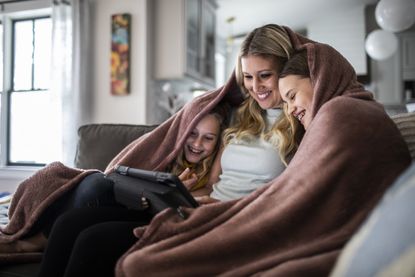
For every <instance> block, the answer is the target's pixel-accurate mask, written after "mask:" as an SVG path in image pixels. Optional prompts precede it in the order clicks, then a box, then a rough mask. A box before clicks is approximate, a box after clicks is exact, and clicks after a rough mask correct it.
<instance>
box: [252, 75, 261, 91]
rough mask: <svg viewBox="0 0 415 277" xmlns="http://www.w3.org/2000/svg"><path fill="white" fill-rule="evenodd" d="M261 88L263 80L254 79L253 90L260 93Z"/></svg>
mask: <svg viewBox="0 0 415 277" xmlns="http://www.w3.org/2000/svg"><path fill="white" fill-rule="evenodd" d="M260 87H261V80H259V79H258V78H255V77H254V78H253V80H252V89H253V91H255V92H256V91H259V88H260Z"/></svg>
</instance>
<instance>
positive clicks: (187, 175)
mask: <svg viewBox="0 0 415 277" xmlns="http://www.w3.org/2000/svg"><path fill="white" fill-rule="evenodd" d="M179 179H180V181H182V183H183V185H184V186H185V187H186V188H187V189H188V190H190V189H191V188H192V187H193V186H194V185H196V183H197V181H198V180H197V176H196V174H195V173H193V172H191V171H190V168H186V169H185V170H184V171H183V172H182V173H181V174H180V175H179Z"/></svg>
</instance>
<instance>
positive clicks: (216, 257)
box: [116, 28, 410, 277]
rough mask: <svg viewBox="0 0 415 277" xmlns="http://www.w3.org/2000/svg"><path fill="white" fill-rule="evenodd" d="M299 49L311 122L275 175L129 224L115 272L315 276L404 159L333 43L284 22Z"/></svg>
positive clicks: (390, 127) (326, 268) (379, 110)
mask: <svg viewBox="0 0 415 277" xmlns="http://www.w3.org/2000/svg"><path fill="white" fill-rule="evenodd" d="M287 31H288V32H289V34H290V38H291V41H292V42H293V44H294V46H295V48H296V49H302V48H306V49H307V52H308V62H309V66H310V71H311V81H312V85H313V87H314V92H315V94H314V97H313V115H314V117H313V120H312V122H311V124H310V126H309V128H308V130H307V131H306V133H305V136H304V138H303V140H302V142H301V145H300V147H299V149H298V152H297V153H296V155H295V156H294V158H293V160H292V161H291V163H290V164H289V166H288V167H287V169H286V170H285V171H284V172H283V173H282V174H281V175H280V176H279V177H277V178H276V179H275V180H273V181H271V182H270V184H269V185H268V186H266V187H264V188H261V189H259V190H257V191H255V192H254V193H252V194H250V195H249V196H247V197H244V198H242V199H240V200H235V201H231V202H222V203H215V204H211V205H206V206H202V207H199V208H197V209H186V211H187V212H188V213H189V217H188V218H187V219H186V220H182V219H181V218H180V217H178V216H177V215H176V213H174V212H173V211H171V210H166V211H164V212H162V213H160V214H159V215H158V216H156V217H155V218H154V220H153V221H152V222H151V224H150V225H149V226H147V227H142V228H137V229H136V230H135V233H136V236H137V237H139V240H138V242H137V244H136V245H134V246H133V247H132V248H131V249H130V250H129V251H128V252H127V253H126V254H125V255H124V256H123V257H122V258H121V259H120V260H119V261H118V264H117V269H116V272H117V276H119V277H120V276H165V275H169V276H216V275H221V276H248V275H261V276H262V275H263V276H325V275H328V273H329V272H330V270H331V267H332V266H333V263H334V262H335V260H336V258H337V256H338V254H339V252H340V251H341V250H342V248H343V246H344V244H345V243H346V242H347V240H348V239H349V238H350V237H351V235H352V234H353V232H354V231H355V230H356V229H357V227H358V226H359V225H360V224H361V222H362V221H363V220H364V218H365V217H366V216H367V214H368V212H369V211H370V210H371V209H372V208H373V207H374V205H375V204H376V203H377V201H378V200H379V198H380V197H381V195H382V194H383V192H384V191H385V190H386V188H387V187H388V186H389V185H390V184H391V183H392V182H393V181H394V180H395V178H396V177H397V176H398V175H399V174H400V173H401V172H402V171H403V170H404V169H405V168H406V167H407V166H408V165H409V163H410V156H409V152H408V149H407V146H406V144H405V142H404V141H403V139H402V137H401V135H400V133H399V131H398V129H397V128H396V126H395V125H394V123H393V122H392V120H391V119H390V118H389V117H388V115H387V114H386V113H385V111H384V109H383V107H382V106H381V105H380V104H378V103H376V102H375V101H374V100H373V98H372V95H371V93H369V92H366V91H364V90H363V87H362V86H361V85H360V84H359V83H357V81H356V74H355V72H354V70H353V68H352V67H351V65H350V64H349V63H348V62H347V61H346V60H345V59H344V58H343V57H342V56H341V55H340V54H339V53H338V52H337V51H335V50H334V49H333V48H331V47H329V46H326V45H323V44H318V43H314V42H311V41H309V40H307V39H305V38H302V37H301V36H299V35H297V34H295V33H293V32H292V31H290V30H289V29H288V28H287Z"/></svg>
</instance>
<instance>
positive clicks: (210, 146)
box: [204, 141, 216, 156]
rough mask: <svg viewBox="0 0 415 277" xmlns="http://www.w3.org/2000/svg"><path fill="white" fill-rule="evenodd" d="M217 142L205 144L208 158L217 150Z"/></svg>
mask: <svg viewBox="0 0 415 277" xmlns="http://www.w3.org/2000/svg"><path fill="white" fill-rule="evenodd" d="M215 146H216V141H210V142H207V143H205V144H204V147H205V153H206V156H209V155H210V154H212V152H213V150H215Z"/></svg>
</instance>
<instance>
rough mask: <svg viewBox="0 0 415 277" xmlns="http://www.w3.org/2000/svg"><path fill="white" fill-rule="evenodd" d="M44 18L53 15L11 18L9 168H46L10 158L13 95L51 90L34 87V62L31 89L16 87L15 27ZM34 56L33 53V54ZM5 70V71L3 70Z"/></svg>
mask: <svg viewBox="0 0 415 277" xmlns="http://www.w3.org/2000/svg"><path fill="white" fill-rule="evenodd" d="M44 18H51V15H35V16H30V17H19V18H10V19H11V20H10V24H11V26H10V29H11V31H10V32H11V34H10V36H11V41H10V43H11V56H10V59H11V61H10V67H9V72H10V76H9V78H10V79H9V80H7V82H8V84H9V89H8V90H7V91H5V93H7V142H6V145H7V149H6V152H5V154H6V162H5V164H6V165H7V166H30V167H32V166H33V167H41V166H45V163H26V162H12V161H11V160H10V156H11V110H10V107H11V99H12V94H13V93H25V92H42V91H48V90H50V88H49V89H38V88H35V87H34V84H35V79H34V78H35V74H34V71H35V70H34V63H33V62H32V78H31V89H29V90H16V89H15V87H14V85H15V84H14V72H15V59H14V58H15V49H16V45H15V42H16V41H15V38H16V37H15V25H16V23H17V22H23V21H32V23H33V24H34V22H35V21H36V20H39V19H44ZM32 32H33V34H34V30H32ZM33 51H36V49H33ZM32 54H33V53H32ZM3 70H5V69H3Z"/></svg>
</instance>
